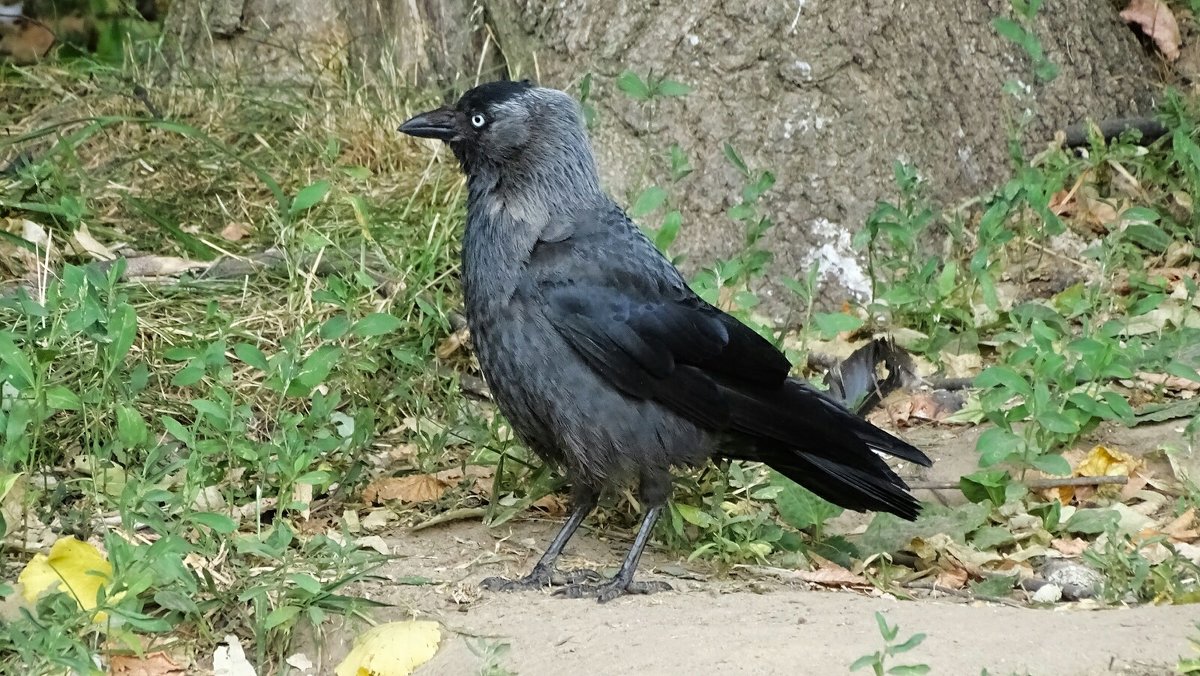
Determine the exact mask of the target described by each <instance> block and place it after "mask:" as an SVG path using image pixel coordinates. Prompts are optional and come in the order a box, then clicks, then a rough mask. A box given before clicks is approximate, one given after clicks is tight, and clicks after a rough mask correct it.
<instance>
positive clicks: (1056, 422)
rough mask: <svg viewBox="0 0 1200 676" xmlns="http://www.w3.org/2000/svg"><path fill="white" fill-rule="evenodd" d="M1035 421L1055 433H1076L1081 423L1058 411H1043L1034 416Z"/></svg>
mask: <svg viewBox="0 0 1200 676" xmlns="http://www.w3.org/2000/svg"><path fill="white" fill-rule="evenodd" d="M1034 420H1035V423H1036V424H1038V425H1041V426H1042V427H1044V428H1046V429H1047V430H1050V431H1051V432H1054V433H1055V434H1075V433H1076V432H1078V431H1079V425H1078V424H1077V423H1076V422H1075V421H1074V420H1072V419H1070V418H1068V417H1067V416H1065V415H1063V414H1062V413H1059V412H1058V411H1043V412H1041V413H1039V414H1038V415H1036V416H1034Z"/></svg>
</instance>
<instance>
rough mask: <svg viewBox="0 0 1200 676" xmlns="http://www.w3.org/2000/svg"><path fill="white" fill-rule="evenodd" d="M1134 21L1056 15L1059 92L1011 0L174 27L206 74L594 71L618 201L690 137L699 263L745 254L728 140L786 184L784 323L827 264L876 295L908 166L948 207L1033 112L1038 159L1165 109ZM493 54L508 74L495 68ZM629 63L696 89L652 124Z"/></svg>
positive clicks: (261, 18) (188, 1)
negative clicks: (875, 255)
mask: <svg viewBox="0 0 1200 676" xmlns="http://www.w3.org/2000/svg"><path fill="white" fill-rule="evenodd" d="M1118 9H1119V8H1118V7H1117V6H1116V4H1115V0H1110V1H1108V2H1095V1H1094V0H1056V1H1055V2H1051V3H1047V4H1046V5H1045V6H1044V7H1043V8H1042V10H1041V11H1040V12H1039V13H1038V15H1037V18H1036V20H1035V22H1034V30H1035V32H1036V34H1037V36H1038V38H1039V39H1040V41H1041V45H1042V47H1043V48H1044V50H1045V53H1046V55H1047V56H1048V58H1049V59H1050V60H1051V61H1052V62H1054V63H1055V64H1057V66H1058V67H1059V69H1060V73H1059V75H1058V77H1057V78H1056V79H1054V80H1053V81H1052V82H1050V83H1049V84H1046V85H1041V84H1038V83H1037V81H1036V78H1035V76H1034V74H1033V68H1032V66H1031V63H1030V60H1029V58H1028V56H1027V55H1026V54H1025V53H1024V52H1023V51H1022V50H1021V49H1020V48H1019V47H1017V46H1015V45H1013V44H1012V43H1010V42H1008V41H1006V40H1005V39H1003V38H1001V37H1000V36H999V35H998V34H997V32H996V30H995V28H994V27H993V25H992V22H993V20H994V19H995V18H996V17H1000V16H1009V15H1010V11H1011V10H1010V4H1009V2H1008V0H959V2H955V3H937V2H925V3H922V2H911V1H908V0H858V1H857V2H836V1H833V0H792V1H789V2H785V1H782V0H691V1H689V2H661V1H659V2H653V1H652V2H649V3H647V2H641V1H635V0H556V1H555V2H544V1H543V0H391V1H386V0H378V1H376V2H367V1H366V0H342V1H337V0H295V1H292V2H288V1H284V0H176V1H175V2H174V3H173V4H172V7H171V12H170V17H169V19H168V34H169V35H171V36H173V37H174V38H175V40H176V44H178V45H179V46H180V47H181V53H182V54H187V55H188V56H189V57H190V58H192V59H193V60H197V59H198V60H206V61H210V62H215V63H217V64H218V65H222V64H224V65H231V64H237V63H241V64H243V65H250V64H251V63H252V64H254V68H255V69H256V70H257V72H261V73H270V74H271V75H272V77H278V76H289V77H290V76H294V75H296V74H298V73H312V72H314V71H317V72H319V71H321V70H322V69H325V70H328V69H334V68H336V69H349V70H350V71H352V72H361V73H365V74H370V73H372V72H375V73H378V72H384V73H399V74H400V75H401V76H402V77H401V79H402V80H403V81H405V82H407V83H409V84H412V85H421V84H428V83H429V82H431V81H432V82H434V83H436V84H438V85H441V86H442V87H443V88H444V89H447V90H450V89H462V88H465V87H466V86H468V85H469V84H470V82H471V81H472V80H474V78H475V74H476V71H477V70H482V72H483V75H484V77H483V79H485V80H487V79H495V75H492V73H493V72H495V71H496V70H502V67H503V65H507V69H508V71H509V72H510V73H511V74H512V75H514V76H518V75H519V76H521V77H525V76H534V77H535V78H536V79H538V80H539V81H540V82H541V83H542V84H545V85H548V86H555V87H560V88H570V87H572V86H573V85H574V84H575V83H578V82H579V79H580V77H581V76H583V75H584V74H585V73H592V74H594V76H595V78H594V83H595V84H594V86H593V103H594V105H595V106H596V107H597V109H598V117H597V125H596V128H595V130H594V133H593V142H594V146H595V148H596V150H597V152H598V156H599V160H600V164H601V168H602V170H603V174H604V177H605V180H606V182H607V184H608V187H609V188H610V190H612V191H613V192H614V193H615V195H616V196H617V197H618V198H619V199H624V200H626V203H628V202H627V200H628V199H630V198H631V197H632V196H633V195H634V194H636V192H637V191H638V190H639V189H641V188H643V187H645V186H646V185H648V184H649V183H651V182H658V183H659V184H662V185H665V184H666V182H665V179H666V176H667V173H668V169H667V163H666V161H665V159H660V158H662V157H663V156H664V155H665V151H666V148H667V146H669V145H670V144H671V143H678V144H679V145H680V147H681V148H683V149H684V150H685V151H686V152H687V153H688V155H689V156H690V157H691V160H692V163H693V165H694V166H695V168H696V171H695V172H694V173H693V174H692V175H691V176H689V177H688V178H687V179H685V180H684V182H683V183H682V184H680V185H679V186H678V187H679V188H680V189H679V190H677V191H676V194H675V196H676V197H677V198H678V200H679V202H680V206H681V207H682V210H683V213H684V216H685V219H684V228H683V230H682V231H681V234H680V237H679V240H678V246H679V248H680V249H681V251H682V253H685V254H687V255H688V260H689V261H693V262H696V263H700V262H709V261H711V260H713V259H714V258H716V257H727V256H729V255H730V254H731V253H732V252H733V251H734V250H736V248H737V247H739V246H740V245H741V242H742V238H743V233H742V230H741V227H740V226H739V225H737V224H735V223H734V222H733V221H731V220H730V219H729V218H727V217H726V216H725V211H726V210H727V209H728V207H730V206H731V205H733V204H735V203H736V201H737V200H738V199H739V196H740V192H741V188H742V185H743V183H744V181H743V179H742V178H741V177H740V176H739V175H738V173H737V172H736V171H735V170H734V169H733V168H732V167H731V166H730V165H729V163H728V162H726V161H725V159H724V158H723V156H722V145H723V143H724V142H726V141H729V142H730V143H732V144H733V145H734V146H735V147H736V148H737V149H738V150H739V151H740V152H741V153H742V155H743V156H744V157H745V158H746V159H747V161H748V162H749V163H750V164H751V165H752V166H754V167H757V168H761V169H770V170H771V171H773V172H774V173H775V174H776V176H777V177H778V182H777V183H776V186H775V188H774V189H773V190H772V191H771V192H770V193H768V196H767V202H766V207H767V209H768V211H769V214H770V215H771V216H772V217H773V220H774V222H775V223H776V226H775V227H774V228H773V229H772V230H771V231H770V232H769V233H768V235H767V239H766V246H767V247H768V248H769V249H770V250H772V251H773V252H774V254H775V263H774V264H773V265H772V267H771V273H770V276H769V283H768V284H767V285H766V288H765V294H764V295H765V300H766V301H767V303H766V307H767V308H768V309H770V310H771V311H772V314H773V315H774V317H775V318H776V319H780V318H782V316H783V309H784V308H785V307H786V306H787V305H788V303H787V302H785V300H784V299H786V297H787V292H782V291H780V286H779V285H778V284H777V283H775V282H777V281H778V280H779V279H781V278H784V277H792V278H797V277H803V275H804V272H805V271H806V270H807V269H809V268H810V267H811V266H813V265H817V264H820V265H821V266H822V268H823V270H824V271H825V273H824V274H825V277H826V281H827V282H829V284H828V285H827V286H828V289H827V293H826V294H825V296H826V298H827V299H833V300H836V299H838V298H840V297H845V296H846V295H847V294H851V295H859V296H861V294H862V293H863V292H864V291H865V290H866V289H867V287H868V283H867V280H866V279H865V273H864V270H863V268H862V266H861V265H860V262H859V260H858V257H857V255H856V253H855V252H854V251H853V250H852V248H851V246H850V239H851V236H852V234H853V232H855V231H856V230H857V229H859V228H861V227H862V224H863V222H864V221H865V219H866V217H867V215H868V214H869V213H870V212H871V210H872V209H873V207H874V206H875V204H876V203H877V202H878V201H879V200H882V199H894V198H895V192H896V190H895V187H894V183H893V164H894V163H895V162H896V161H897V160H903V161H906V162H909V163H911V164H913V165H914V166H915V167H916V169H917V171H918V172H919V173H920V174H921V175H922V176H923V177H924V178H925V179H927V182H928V186H929V189H930V190H931V193H932V196H934V197H936V198H940V199H947V200H949V199H956V198H961V197H965V196H968V195H975V194H978V193H980V192H982V191H985V190H987V189H988V188H989V187H991V186H993V185H995V184H997V183H998V182H1000V181H1002V180H1004V179H1005V178H1006V177H1007V176H1008V175H1010V174H1011V171H1012V167H1011V163H1010V160H1009V155H1008V144H1007V140H1008V130H1009V129H1010V128H1012V120H1013V119H1014V117H1015V116H1016V115H1019V114H1020V113H1021V107H1024V106H1028V107H1029V108H1030V109H1032V110H1033V111H1034V113H1035V120H1034V122H1033V124H1032V125H1030V126H1029V127H1028V128H1027V129H1026V138H1025V139H1024V140H1025V142H1026V147H1036V146H1037V145H1039V144H1043V143H1045V142H1046V141H1048V140H1049V139H1050V138H1051V137H1052V136H1053V133H1054V131H1055V130H1057V129H1060V128H1062V127H1065V126H1067V125H1069V124H1072V123H1077V122H1080V121H1082V120H1085V119H1088V118H1091V119H1095V120H1102V119H1107V118H1111V117H1120V116H1129V115H1143V114H1146V113H1148V112H1149V111H1150V109H1151V104H1152V101H1153V98H1154V95H1155V93H1156V88H1157V85H1156V82H1155V80H1156V71H1157V69H1156V62H1155V59H1154V58H1153V57H1152V56H1151V55H1150V54H1149V53H1148V52H1147V49H1146V48H1145V47H1144V46H1143V45H1142V44H1140V43H1139V42H1138V40H1137V39H1136V38H1135V36H1134V34H1133V32H1132V31H1131V30H1130V29H1129V28H1128V27H1127V26H1125V25H1124V24H1123V23H1122V22H1121V21H1120V19H1119V17H1118V16H1117V12H1118ZM493 38H494V42H493ZM495 43H498V45H497V44H495ZM485 45H487V46H488V47H489V48H488V49H487V50H486V52H487V53H488V54H490V55H494V56H495V55H498V56H500V57H502V59H503V64H500V63H499V62H497V63H493V62H491V61H489V60H487V59H481V58H480V57H481V54H483V53H484V52H485V49H484V47H485ZM493 46H494V47H498V49H497V48H493ZM626 69H632V70H634V71H635V72H638V73H641V74H645V73H647V72H648V71H653V72H654V73H656V74H658V75H665V76H667V77H670V78H672V79H674V80H678V81H682V82H685V83H687V84H690V85H692V86H693V87H694V91H693V92H692V93H691V94H690V95H688V96H686V97H684V98H681V99H671V100H667V101H663V102H661V103H658V104H656V105H655V106H654V114H653V115H651V114H648V112H647V107H646V106H643V105H640V104H638V103H636V102H634V101H632V100H630V99H629V98H628V97H625V96H623V95H621V94H620V93H618V92H617V91H616V89H615V87H614V82H615V79H616V77H617V75H618V74H620V73H621V72H622V71H624V70H626ZM243 72H245V71H243ZM1006 82H1019V83H1021V84H1022V85H1024V84H1025V83H1028V87H1029V88H1028V98H1027V100H1026V101H1025V102H1023V103H1018V102H1016V101H1015V99H1013V98H1012V97H1011V96H1010V95H1007V94H1005V93H1003V91H1002V87H1003V86H1004V85H1005V83H1006ZM648 153H652V154H654V157H653V158H652V159H653V161H651V162H649V163H648V162H647V158H648ZM647 166H648V170H647ZM647 171H648V173H647Z"/></svg>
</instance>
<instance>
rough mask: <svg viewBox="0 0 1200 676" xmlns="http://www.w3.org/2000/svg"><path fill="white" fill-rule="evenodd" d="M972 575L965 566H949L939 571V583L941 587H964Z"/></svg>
mask: <svg viewBox="0 0 1200 676" xmlns="http://www.w3.org/2000/svg"><path fill="white" fill-rule="evenodd" d="M970 577H971V576H970V575H969V574H968V573H967V571H966V570H965V569H963V568H957V567H955V568H949V569H943V570H941V571H938V575H937V584H938V586H940V587H949V588H950V589H962V588H963V586H965V585H966V584H967V580H968V579H970Z"/></svg>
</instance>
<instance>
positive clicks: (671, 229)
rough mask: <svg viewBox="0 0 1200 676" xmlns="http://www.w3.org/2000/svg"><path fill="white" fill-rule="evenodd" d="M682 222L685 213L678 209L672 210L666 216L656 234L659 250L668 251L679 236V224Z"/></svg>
mask: <svg viewBox="0 0 1200 676" xmlns="http://www.w3.org/2000/svg"><path fill="white" fill-rule="evenodd" d="M682 224H683V215H682V214H680V213H679V212H678V211H671V212H670V213H668V214H667V215H666V216H664V217H663V222H662V227H660V228H659V229H658V232H657V233H655V235H654V246H656V247H658V250H659V251H666V250H667V249H669V248H671V244H672V243H674V242H675V238H676V237H677V236H679V226H680V225H682Z"/></svg>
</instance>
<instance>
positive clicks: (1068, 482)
mask: <svg viewBox="0 0 1200 676" xmlns="http://www.w3.org/2000/svg"><path fill="white" fill-rule="evenodd" d="M1024 483H1025V486H1026V487H1027V488H1032V489H1034V490H1041V489H1043V488H1060V487H1063V486H1102V485H1123V484H1127V483H1129V477H1125V476H1073V477H1068V478H1065V479H1032V480H1030V481H1026V482H1024ZM958 485H959V484H958V482H957V481H910V482H908V487H909V488H911V489H913V490H930V491H936V490H942V489H949V488H958Z"/></svg>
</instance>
